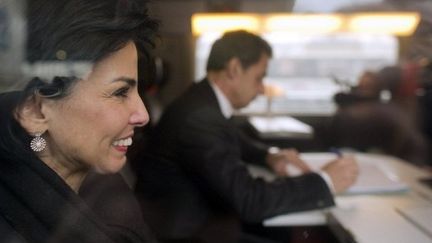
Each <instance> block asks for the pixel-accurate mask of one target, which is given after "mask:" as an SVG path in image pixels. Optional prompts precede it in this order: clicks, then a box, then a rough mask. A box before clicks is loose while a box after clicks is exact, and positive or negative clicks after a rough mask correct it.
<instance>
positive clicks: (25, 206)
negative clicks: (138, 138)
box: [0, 0, 157, 243]
mask: <svg viewBox="0 0 432 243" xmlns="http://www.w3.org/2000/svg"><path fill="white" fill-rule="evenodd" d="M27 26H28V33H27V40H28V41H27V59H28V61H29V62H30V63H32V64H31V65H36V63H41V62H42V63H43V62H46V61H53V60H55V61H56V62H55V63H56V64H59V63H61V64H60V66H61V65H63V66H64V67H65V68H60V69H55V70H54V71H53V70H47V71H46V72H42V73H43V74H45V75H49V74H50V73H53V76H52V77H48V78H41V77H33V78H32V79H31V81H30V82H29V83H28V84H27V86H26V87H25V88H24V90H22V91H17V92H10V93H6V94H2V95H1V97H0V99H1V101H0V104H1V105H0V107H1V109H0V112H1V114H0V127H1V130H0V242H104V243H108V242H144V241H147V240H150V239H149V237H148V235H147V233H146V231H145V226H144V225H142V226H143V228H140V226H141V224H142V222H140V219H141V218H140V217H138V216H137V217H135V218H133V219H128V218H124V217H125V215H126V216H127V215H134V213H133V212H132V213H131V211H130V210H129V208H123V210H124V211H125V213H126V214H120V212H121V211H120V212H117V210H119V209H121V206H122V205H124V204H116V201H117V198H118V197H120V195H117V194H111V195H108V196H107V195H105V199H107V200H108V201H107V204H109V205H113V207H112V208H111V209H109V208H108V209H107V208H104V210H103V211H101V210H98V209H97V208H94V209H92V208H91V207H90V206H89V205H88V204H87V203H86V202H85V201H84V200H83V198H81V197H80V196H79V195H78V192H79V191H80V187H81V185H82V183H83V181H84V180H85V178H86V176H87V174H88V173H89V172H90V171H93V170H94V171H96V172H98V173H101V174H112V173H116V172H118V171H119V170H120V169H121V168H122V166H123V165H124V164H125V162H126V156H125V155H126V152H127V148H128V146H130V145H131V143H132V137H133V134H134V128H136V127H140V126H143V125H145V124H146V123H147V122H148V120H149V118H148V114H147V111H146V109H145V107H144V104H143V103H142V101H141V99H140V97H139V95H138V91H137V85H138V83H137V76H138V73H137V61H138V52H137V49H139V50H141V51H143V53H144V54H147V56H148V54H149V45H151V43H152V41H151V40H152V38H153V35H154V31H155V29H156V27H157V24H156V23H155V22H154V21H153V20H152V19H150V18H149V17H148V15H147V13H146V7H145V5H144V4H143V1H138V0H137V1H133V0H103V1H101V0H28V1H27ZM77 62H79V63H82V62H84V63H87V64H90V69H89V70H88V72H86V73H85V74H83V75H80V74H79V72H74V70H75V69H76V66H77V65H75V64H76V63H77ZM72 64H73V65H72ZM29 70H35V68H34V69H29ZM37 70H38V72H39V73H41V72H40V71H41V69H40V68H38V69H37ZM42 71H43V69H42ZM92 181H93V182H96V181H98V180H92ZM81 189H82V188H81ZM90 191H91V190H90ZM122 193H123V191H122ZM123 198H124V197H121V200H123ZM129 198H131V197H129ZM104 203H105V202H102V204H104ZM116 205H117V206H116ZM132 205H135V204H134V202H132ZM110 211H111V213H112V215H107V214H110ZM116 213H117V214H116ZM127 213H129V214H127ZM136 215H140V213H139V212H136ZM117 217H118V220H119V222H127V223H128V224H123V223H119V222H116V218H117Z"/></svg>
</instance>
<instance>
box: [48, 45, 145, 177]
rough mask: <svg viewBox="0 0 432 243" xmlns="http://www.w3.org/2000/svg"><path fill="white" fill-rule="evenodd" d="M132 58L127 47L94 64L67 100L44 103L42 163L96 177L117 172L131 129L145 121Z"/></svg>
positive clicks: (131, 48) (132, 51)
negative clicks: (95, 173) (44, 150)
mask: <svg viewBox="0 0 432 243" xmlns="http://www.w3.org/2000/svg"><path fill="white" fill-rule="evenodd" d="M137 60H138V58H137V51H136V47H135V45H134V44H133V43H129V44H128V45H127V46H125V47H124V48H123V49H120V50H119V51H117V52H115V53H113V54H112V55H110V56H108V57H107V58H105V59H103V60H101V61H100V62H98V63H96V64H95V66H94V67H93V70H92V72H91V73H90V74H89V76H88V77H87V78H85V79H83V80H80V81H78V82H77V83H76V85H74V86H73V87H72V88H71V92H70V94H69V95H68V96H67V97H65V98H64V99H62V100H60V101H55V100H46V104H47V105H46V107H47V109H46V110H45V114H46V116H47V119H48V130H47V136H46V137H47V139H48V144H49V151H48V156H49V157H50V158H48V159H51V160H52V161H53V162H55V163H61V164H63V165H66V166H67V167H69V168H80V167H82V166H83V165H84V166H89V167H92V168H95V169H96V170H97V171H99V172H101V173H114V172H117V171H119V170H120V169H121V167H122V166H123V165H124V163H125V162H126V156H125V155H126V152H127V148H128V146H129V145H130V144H131V143H132V135H133V131H134V128H135V127H136V126H143V125H145V124H146V123H147V122H148V121H149V117H148V113H147V111H146V109H145V107H144V104H143V102H142V100H141V98H140V97H139V95H138V90H137V81H136V80H137Z"/></svg>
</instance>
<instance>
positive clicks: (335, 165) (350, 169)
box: [322, 156, 359, 193]
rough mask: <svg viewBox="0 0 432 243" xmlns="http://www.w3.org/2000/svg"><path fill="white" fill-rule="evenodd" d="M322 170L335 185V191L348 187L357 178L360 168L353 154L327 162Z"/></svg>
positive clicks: (339, 191) (341, 190) (338, 191)
mask: <svg viewBox="0 0 432 243" xmlns="http://www.w3.org/2000/svg"><path fill="white" fill-rule="evenodd" d="M322 170H323V171H324V172H326V173H327V174H328V175H329V176H330V178H331V180H332V182H333V186H334V190H335V193H341V192H343V191H345V190H346V189H348V187H350V186H351V185H352V184H354V182H355V181H356V179H357V176H358V173H359V169H358V165H357V162H356V161H355V159H354V157H353V156H343V157H341V158H339V159H336V160H333V161H331V162H329V163H328V164H326V165H325V166H324V167H323V168H322Z"/></svg>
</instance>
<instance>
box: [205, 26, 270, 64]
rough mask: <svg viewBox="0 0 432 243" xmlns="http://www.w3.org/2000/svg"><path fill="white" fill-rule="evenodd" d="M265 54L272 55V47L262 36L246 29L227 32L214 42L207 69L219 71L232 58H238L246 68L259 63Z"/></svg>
mask: <svg viewBox="0 0 432 243" xmlns="http://www.w3.org/2000/svg"><path fill="white" fill-rule="evenodd" d="M263 54H266V55H268V56H269V57H271V56H272V48H271V46H270V45H269V44H268V42H267V41H265V40H264V39H262V38H261V37H259V36H257V35H255V34H252V33H250V32H247V31H244V30H238V31H231V32H226V33H225V34H224V35H223V36H222V37H221V38H220V39H218V40H216V42H215V43H214V44H213V46H212V48H211V50H210V54H209V57H208V60H207V71H219V70H223V69H224V68H225V67H226V64H227V63H228V62H229V60H231V59H232V58H235V57H236V58H238V59H239V60H240V63H241V65H242V67H243V68H244V69H247V68H249V67H250V66H251V65H253V64H255V63H257V62H258V61H259V60H260V58H261V56H262V55H263Z"/></svg>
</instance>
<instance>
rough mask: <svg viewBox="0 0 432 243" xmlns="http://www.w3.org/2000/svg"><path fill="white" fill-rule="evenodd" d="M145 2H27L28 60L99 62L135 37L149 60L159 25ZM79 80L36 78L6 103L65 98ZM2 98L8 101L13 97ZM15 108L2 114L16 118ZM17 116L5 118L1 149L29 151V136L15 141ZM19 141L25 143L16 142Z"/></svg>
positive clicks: (3, 150) (142, 56) (90, 0)
mask: <svg viewBox="0 0 432 243" xmlns="http://www.w3.org/2000/svg"><path fill="white" fill-rule="evenodd" d="M146 3H147V1H145V0H27V15H26V16H27V52H26V53H27V60H28V62H29V63H34V62H45V61H58V62H64V63H65V65H67V64H68V63H70V62H74V61H85V62H89V63H95V62H98V61H100V60H102V59H104V58H106V57H108V56H109V55H111V54H112V53H114V52H116V51H118V50H120V49H121V48H123V47H124V46H126V44H127V43H129V42H131V41H132V42H134V43H135V45H136V46H137V49H138V51H139V58H146V59H147V60H150V57H151V51H150V50H151V48H152V47H153V45H154V44H153V40H154V38H155V36H156V30H157V26H158V23H157V22H156V21H155V20H153V19H151V18H150V17H149V16H148V13H147V7H146ZM141 61H142V60H141ZM59 76H60V75H59ZM78 80H79V79H78V78H76V77H64V76H62V77H54V78H53V79H52V80H42V79H40V78H37V77H34V78H32V79H31V80H30V82H29V83H28V85H27V86H26V87H25V89H24V90H23V91H21V92H19V93H14V95H13V100H12V101H10V102H9V103H8V105H9V106H12V108H13V107H15V108H16V107H18V106H20V105H21V104H22V103H23V102H25V101H27V100H28V99H30V98H31V97H32V96H33V95H40V96H43V97H45V98H49V99H59V98H62V97H64V96H66V95H67V94H68V91H69V89H70V87H71V86H72V85H73V84H74V83H75V82H77V81H78ZM3 97H6V98H7V99H8V100H10V98H9V97H10V96H9V95H7V96H3ZM1 105H3V103H1ZM9 108H10V107H9ZM12 108H11V109H6V110H5V109H1V110H2V114H1V116H4V115H7V116H11V117H13V116H14V114H13V113H14V109H12ZM4 112H6V113H8V114H4ZM13 120H14V119H6V118H5V119H2V124H0V125H1V127H2V129H0V137H1V138H5V139H0V152H5V151H7V150H8V149H9V148H17V149H18V147H22V146H24V148H25V149H26V150H29V148H28V144H27V142H29V140H30V137H29V136H28V135H26V136H25V137H21V138H19V139H16V136H19V135H18V133H16V130H17V129H18V128H16V126H17V123H16V122H14V121H13ZM4 123H6V124H4ZM18 130H20V129H18ZM21 130H22V129H21ZM19 134H23V133H21V132H20V133H19ZM14 141H15V142H14ZM18 141H21V142H22V143H24V144H17V143H18Z"/></svg>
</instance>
